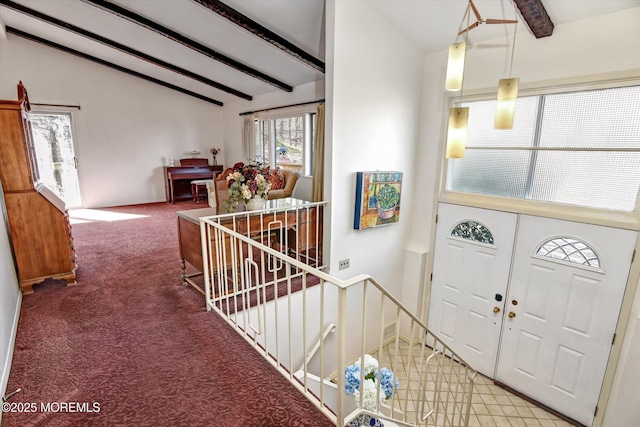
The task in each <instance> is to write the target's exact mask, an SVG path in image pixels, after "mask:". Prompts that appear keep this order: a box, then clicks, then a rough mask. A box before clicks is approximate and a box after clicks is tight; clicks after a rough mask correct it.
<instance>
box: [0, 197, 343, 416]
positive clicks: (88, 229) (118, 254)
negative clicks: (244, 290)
mask: <svg viewBox="0 0 640 427" xmlns="http://www.w3.org/2000/svg"><path fill="white" fill-rule="evenodd" d="M196 207H201V205H195V204H193V203H191V202H185V203H182V204H176V205H175V206H173V205H170V204H168V203H159V204H149V205H137V206H128V207H120V208H109V209H104V210H105V211H112V212H125V213H132V214H138V215H148V217H145V218H137V219H128V220H122V221H111V222H105V221H94V222H89V223H83V224H76V225H74V226H73V235H74V242H75V247H76V253H77V263H78V266H79V268H78V285H77V286H75V287H66V286H65V285H64V284H63V282H56V281H47V282H45V283H43V284H40V285H36V286H35V287H34V290H35V293H34V294H32V295H26V296H25V297H24V299H23V304H22V312H21V315H20V323H19V325H18V335H17V338H16V347H15V352H14V356H13V364H12V367H11V373H10V377H9V384H8V387H7V392H10V391H13V390H15V389H16V388H18V387H20V388H22V392H20V393H18V394H17V395H15V396H14V397H12V398H11V399H10V402H12V403H16V405H14V408H15V409H19V406H20V405H17V404H18V403H22V409H23V410H24V409H27V410H31V409H36V412H21V413H17V412H16V413H12V412H9V413H4V415H3V419H2V425H3V426H5V427H11V426H20V427H26V426H220V427H225V426H243V427H244V426H331V425H332V423H331V422H330V421H329V420H328V419H327V418H326V417H325V416H324V415H323V414H322V413H321V412H320V411H318V410H317V409H316V408H315V407H314V406H313V405H312V404H311V403H310V402H309V401H308V400H307V399H306V398H305V397H304V396H302V394H301V393H299V392H298V391H297V390H296V389H294V388H293V386H291V385H290V384H289V383H288V382H287V380H286V379H284V378H283V377H282V376H281V375H280V374H279V373H278V372H277V371H276V370H275V369H274V368H273V367H271V365H269V364H268V363H267V362H266V361H264V360H263V359H262V357H261V356H259V355H258V354H257V353H256V352H255V351H254V350H253V349H252V348H250V347H249V346H248V344H247V343H246V342H245V341H244V339H243V338H242V337H240V336H239V335H238V334H237V333H236V332H235V331H233V330H232V329H231V328H230V327H229V326H228V325H227V324H226V323H224V322H223V321H222V320H221V319H220V318H219V317H218V316H217V315H215V314H214V313H212V312H209V313H207V312H206V311H205V309H204V299H203V297H202V296H201V295H200V294H199V293H198V292H196V291H195V290H194V289H192V288H190V287H183V286H182V285H181V282H180V262H179V256H178V247H177V232H176V219H175V218H176V217H175V211H176V210H181V209H189V208H196ZM62 402H64V403H67V402H79V403H82V404H84V403H87V404H88V407H90V408H93V409H97V408H96V405H99V412H71V411H70V410H71V409H75V410H78V409H81V410H82V409H84V408H83V407H82V406H79V407H78V406H75V407H71V408H66V409H67V410H68V411H62V410H61V411H56V410H57V409H61V408H62V409H65V408H64V406H63V405H59V404H60V403H62ZM41 404H45V405H46V404H52V405H51V407H50V408H49V409H51V411H49V412H42V409H43V408H42V405H41ZM44 409H47V408H44Z"/></svg>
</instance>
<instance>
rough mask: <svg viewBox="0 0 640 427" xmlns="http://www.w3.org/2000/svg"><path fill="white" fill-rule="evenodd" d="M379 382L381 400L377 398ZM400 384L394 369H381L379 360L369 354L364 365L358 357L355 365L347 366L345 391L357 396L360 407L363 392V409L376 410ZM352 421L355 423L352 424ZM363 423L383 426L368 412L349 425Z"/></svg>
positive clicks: (353, 426)
mask: <svg viewBox="0 0 640 427" xmlns="http://www.w3.org/2000/svg"><path fill="white" fill-rule="evenodd" d="M361 375H362V377H363V379H364V381H363V384H362V385H361V384H360V376H361ZM378 383H379V385H380V395H379V400H378V399H377V396H378ZM399 386H400V380H398V378H397V377H396V376H395V375H394V374H393V371H391V369H388V368H381V369H380V368H379V367H378V361H377V360H376V359H375V358H374V357H373V356H370V355H368V354H365V356H364V366H362V364H361V362H360V359H358V360H357V361H356V362H355V363H354V364H353V365H349V366H347V368H346V369H345V371H344V389H345V393H346V394H347V395H353V396H354V397H355V400H356V405H358V407H360V393H363V395H362V409H366V410H367V411H371V412H376V411H377V409H378V408H377V403H383V402H384V401H385V400H389V399H391V396H393V393H394V392H395V391H396V390H398V387H399ZM352 423H354V424H353V425H352ZM361 425H367V426H369V425H370V426H381V427H382V426H383V424H382V423H381V422H380V420H378V419H375V418H372V417H371V416H369V415H367V414H360V415H359V416H358V417H356V418H354V419H353V420H352V422H351V423H349V427H357V426H361Z"/></svg>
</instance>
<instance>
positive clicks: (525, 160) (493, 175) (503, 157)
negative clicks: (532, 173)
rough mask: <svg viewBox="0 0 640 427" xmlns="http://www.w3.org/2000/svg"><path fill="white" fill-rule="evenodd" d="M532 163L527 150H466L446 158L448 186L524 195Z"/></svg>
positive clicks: (478, 192)
mask: <svg viewBox="0 0 640 427" xmlns="http://www.w3.org/2000/svg"><path fill="white" fill-rule="evenodd" d="M530 163H531V152H529V151H499V150H467V152H466V153H465V157H464V159H452V160H450V161H449V181H448V186H447V189H448V190H451V191H460V192H465V193H477V194H489V195H493V196H501V197H514V198H519V199H521V198H524V197H525V195H526V188H527V177H528V174H529V166H530Z"/></svg>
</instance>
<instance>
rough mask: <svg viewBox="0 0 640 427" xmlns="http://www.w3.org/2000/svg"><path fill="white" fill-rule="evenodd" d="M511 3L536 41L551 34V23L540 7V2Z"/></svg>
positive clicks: (539, 0)
mask: <svg viewBox="0 0 640 427" xmlns="http://www.w3.org/2000/svg"><path fill="white" fill-rule="evenodd" d="M513 2H514V3H515V4H516V6H517V7H518V10H519V11H520V15H522V18H523V19H524V21H525V22H526V23H527V25H528V26H529V28H530V29H531V32H532V33H533V35H534V36H536V38H537V39H539V38H541V37H549V36H550V35H551V34H553V22H551V17H549V14H547V10H546V9H545V8H544V6H543V5H542V0H513Z"/></svg>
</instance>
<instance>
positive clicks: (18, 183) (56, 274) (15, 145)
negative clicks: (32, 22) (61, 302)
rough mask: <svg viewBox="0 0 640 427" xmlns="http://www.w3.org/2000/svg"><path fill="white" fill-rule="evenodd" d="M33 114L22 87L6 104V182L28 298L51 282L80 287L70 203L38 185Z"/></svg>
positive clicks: (0, 111)
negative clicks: (39, 285)
mask: <svg viewBox="0 0 640 427" xmlns="http://www.w3.org/2000/svg"><path fill="white" fill-rule="evenodd" d="M28 112H29V99H28V96H27V92H26V90H25V89H24V86H22V83H20V84H19V85H18V100H17V101H0V180H2V185H3V186H4V189H5V198H6V204H7V216H8V217H9V227H10V229H11V241H12V245H13V248H14V251H15V254H16V263H17V266H18V278H19V280H20V287H21V288H22V290H23V291H24V293H25V294H29V293H32V292H33V285H35V284H37V283H40V282H42V281H44V280H45V279H47V278H54V279H64V280H65V281H66V282H67V284H69V285H71V284H75V283H76V273H75V271H76V268H77V266H76V263H75V251H74V249H73V238H72V235H71V225H70V224H69V215H68V214H67V212H66V210H65V209H64V208H61V206H64V203H63V202H61V201H60V200H59V199H56V200H53V201H52V199H54V198H56V196H55V195H53V194H52V193H50V192H47V191H46V190H45V189H42V187H41V186H37V185H36V184H37V183H38V179H39V174H38V167H37V163H36V157H35V151H34V149H33V142H32V139H31V126H30V124H29V121H28V116H27V113H28ZM37 188H38V189H40V191H38V189H37ZM45 195H46V196H45Z"/></svg>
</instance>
